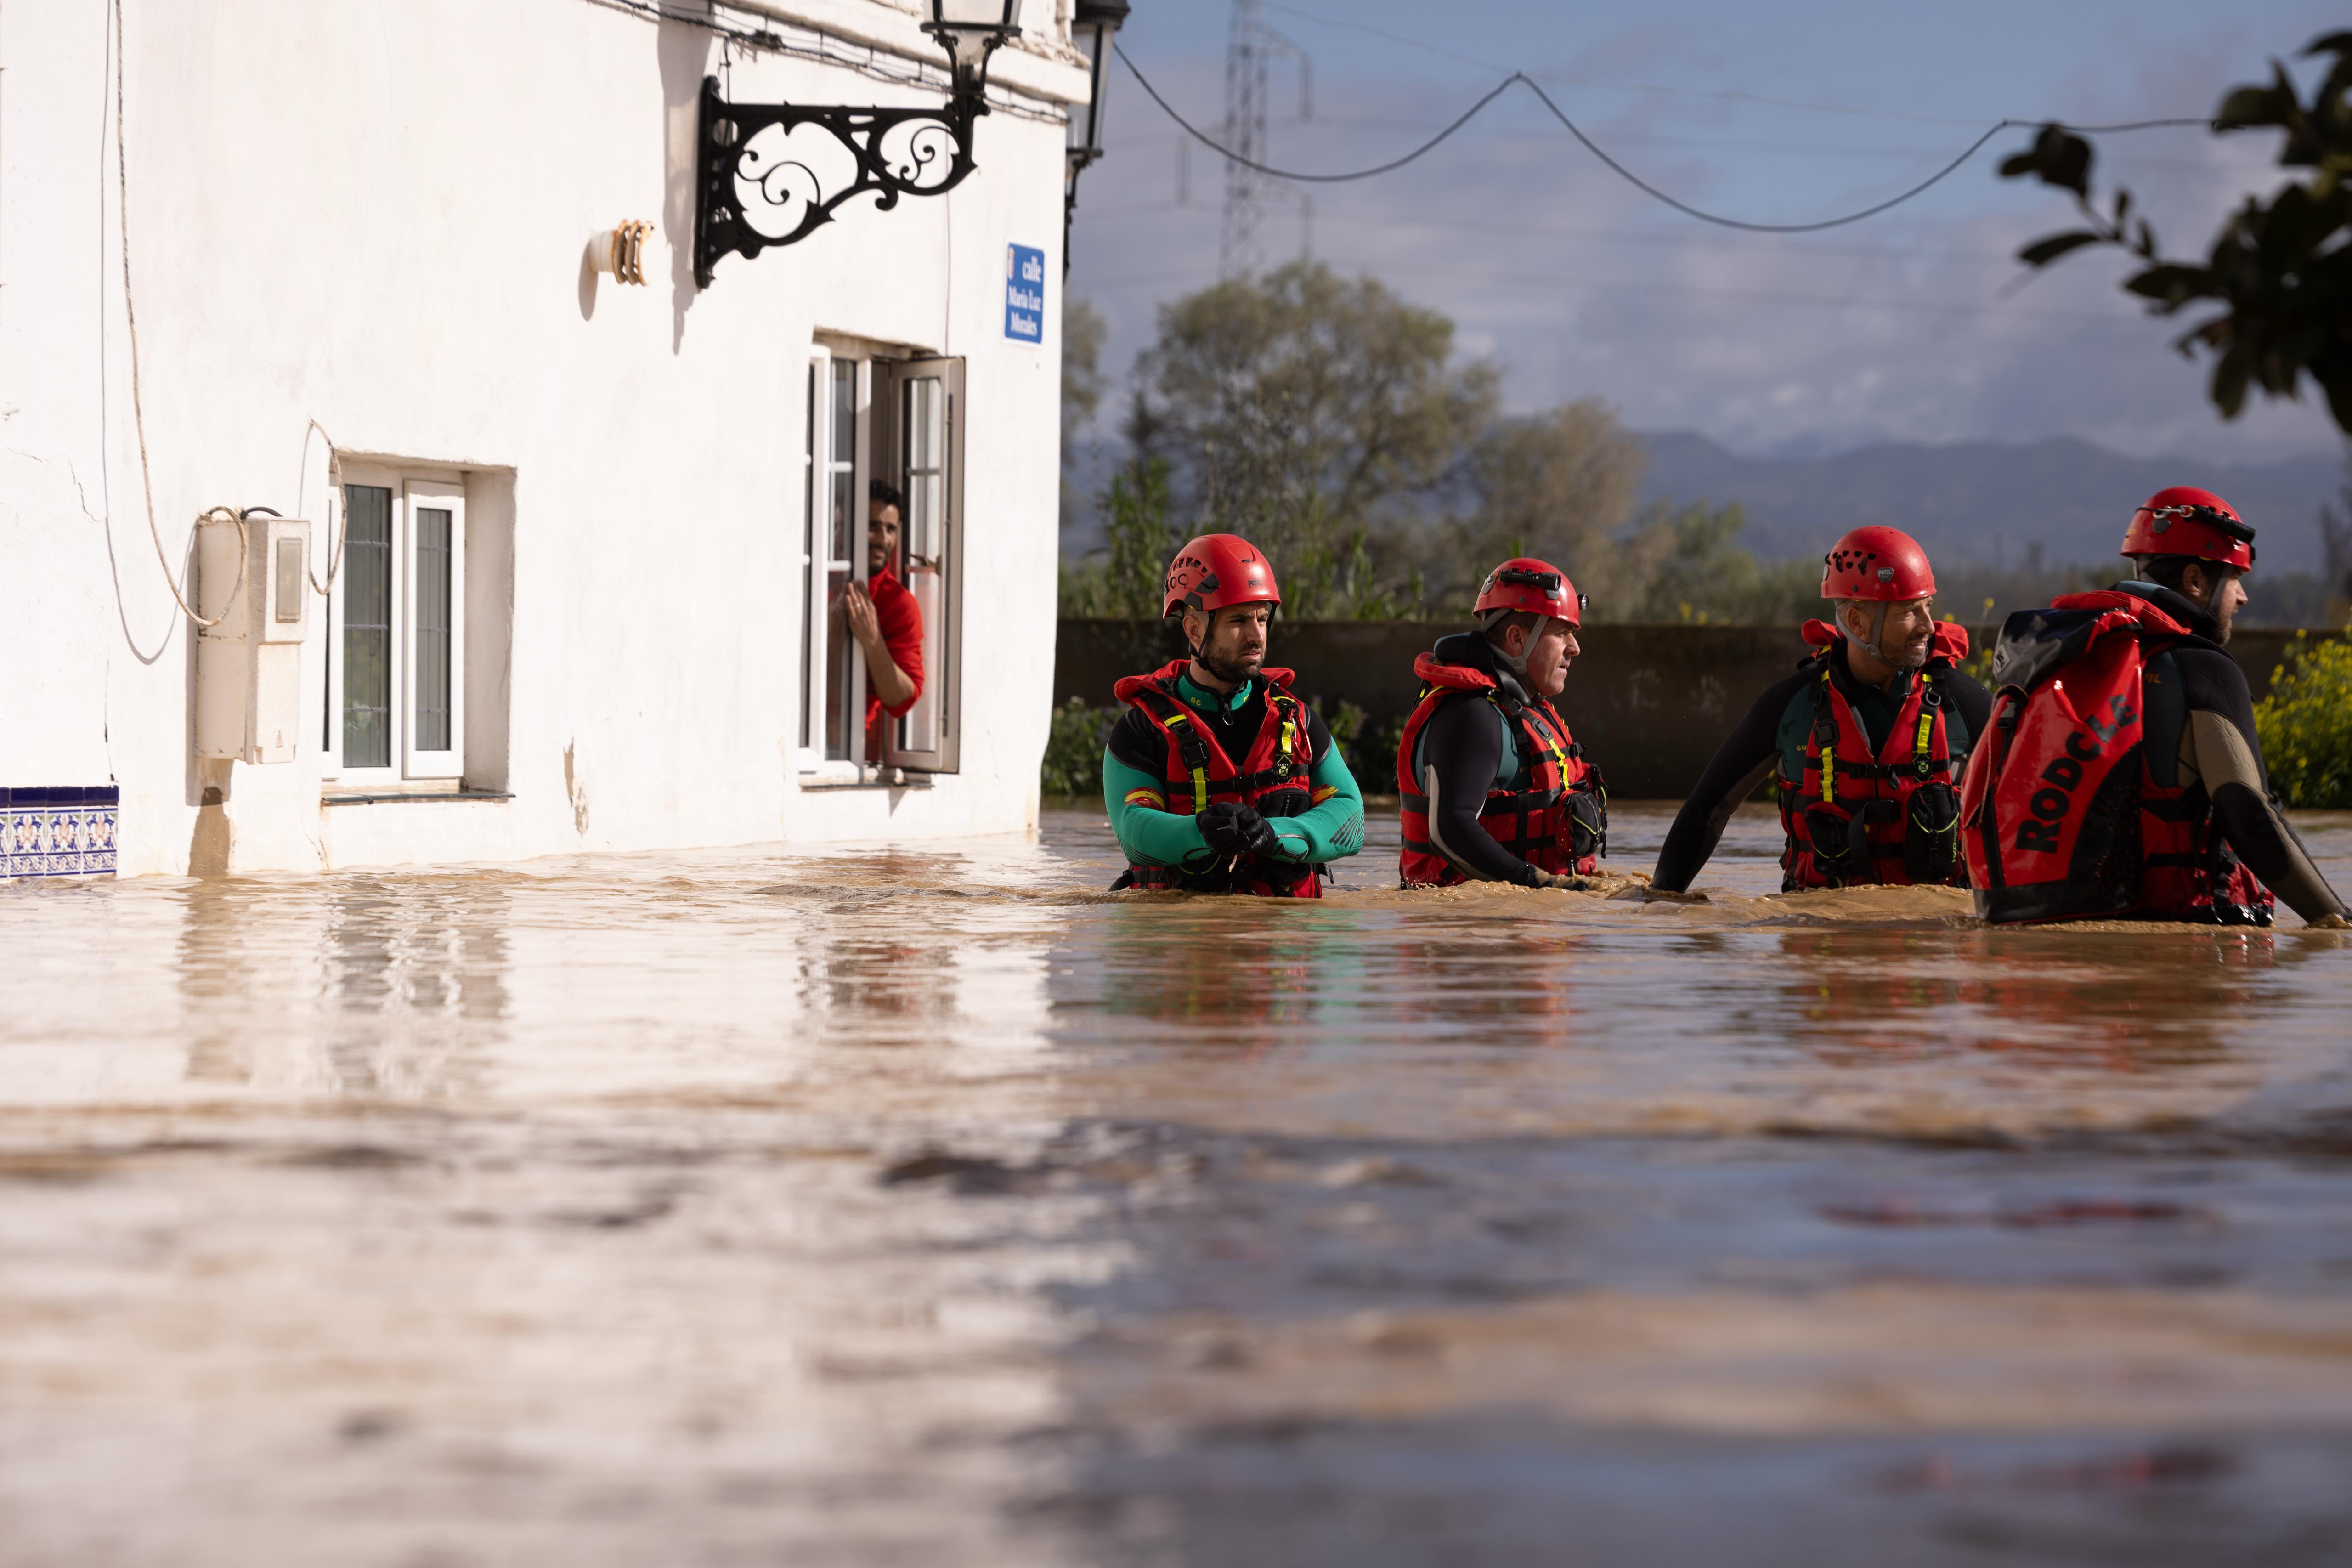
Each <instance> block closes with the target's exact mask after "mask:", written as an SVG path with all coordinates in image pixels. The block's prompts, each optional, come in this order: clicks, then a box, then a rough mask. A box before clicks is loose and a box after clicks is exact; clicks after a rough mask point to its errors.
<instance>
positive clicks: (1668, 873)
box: [1650, 645, 1992, 893]
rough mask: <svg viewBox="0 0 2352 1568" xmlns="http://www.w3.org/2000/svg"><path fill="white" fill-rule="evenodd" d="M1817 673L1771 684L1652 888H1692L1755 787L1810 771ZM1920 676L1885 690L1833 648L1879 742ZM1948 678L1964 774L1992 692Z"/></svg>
mask: <svg viewBox="0 0 2352 1568" xmlns="http://www.w3.org/2000/svg"><path fill="white" fill-rule="evenodd" d="M1839 646H1843V645H1839ZM1816 679H1818V677H1817V676H1816V675H1815V673H1814V667H1813V663H1812V661H1811V659H1808V660H1806V661H1805V662H1804V663H1803V664H1801V665H1799V666H1798V667H1797V668H1796V670H1795V671H1794V672H1793V673H1791V674H1790V675H1788V676H1786V677H1785V678H1783V679H1780V680H1776V681H1774V682H1773V683H1772V684H1771V685H1769V686H1768V687H1766V688H1765V689H1764V694H1763V695H1762V696H1761V697H1759V698H1758V699H1757V700H1756V701H1755V705H1754V706H1752V707H1750V708H1749V709H1748V716H1747V717H1746V718H1744V719H1742V720H1740V721H1739V722H1738V725H1737V726H1736V727H1734V728H1733V730H1732V731H1731V735H1730V738H1729V739H1727V740H1726V741H1725V742H1723V745H1722V746H1721V747H1720V748H1719V749H1718V750H1717V752H1716V753H1715V760H1714V761H1713V762H1711V763H1707V764H1706V772H1705V773H1701V774H1700V775H1699V780H1698V784H1697V786H1696V788H1694V789H1693V790H1692V791H1691V793H1690V797H1689V798H1688V799H1687V800H1685V801H1684V802H1683V808H1682V810H1681V811H1679V812H1677V813H1676V814H1675V825H1674V826H1672V827H1670V828H1668V829H1667V830H1666V842H1665V847H1664V848H1663V849H1661V850H1659V852H1658V868H1657V869H1656V870H1655V871H1654V872H1653V873H1652V874H1651V877H1650V885H1651V886H1652V887H1654V888H1655V889H1659V890H1660V891H1661V892H1667V893H1680V892H1684V891H1686V890H1687V889H1689V887H1690V885H1691V879H1692V878H1694V877H1696V876H1697V875H1698V873H1699V868H1701V867H1703V866H1705V865H1706V861H1707V857H1708V856H1710V855H1713V854H1714V853H1715V847H1716V845H1717V843H1719V842H1720V841H1721V840H1722V838H1723V829H1724V827H1725V826H1726V825H1727V824H1728V823H1729V822H1730V821H1731V814H1732V813H1733V812H1735V811H1738V809H1739V805H1740V803H1741V802H1742V801H1744V800H1746V799H1747V798H1748V796H1749V795H1754V794H1755V793H1756V786H1757V785H1759V784H1762V783H1763V782H1764V779H1765V775H1767V774H1768V773H1771V772H1772V770H1773V769H1774V768H1775V767H1776V766H1777V767H1778V768H1780V771H1781V773H1782V774H1783V776H1785V777H1787V778H1790V779H1801V778H1802V777H1804V773H1805V738H1806V735H1807V734H1808V733H1809V732H1810V731H1811V728H1812V723H1813V703H1812V690H1811V688H1812V685H1813V683H1814V681H1815V680H1816ZM1830 679H1831V681H1832V683H1833V684H1834V685H1835V686H1836V687H1837V689H1838V692H1839V694H1840V695H1841V696H1843V698H1844V699H1845V700H1846V703H1847V705H1848V706H1849V707H1851V708H1852V709H1853V716H1854V718H1855V720H1856V721H1859V722H1860V723H1861V725H1862V728H1863V732H1864V734H1865V735H1867V736H1868V737H1869V738H1870V743H1871V745H1872V746H1873V747H1874V748H1876V747H1878V746H1882V745H1884V744H1885V743H1886V731H1887V728H1888V726H1890V725H1891V724H1893V723H1894V722H1895V713H1896V712H1897V711H1898V710H1900V709H1901V708H1902V706H1903V704H1904V703H1905V702H1906V701H1907V700H1909V698H1910V692H1911V682H1912V681H1913V680H1915V679H1917V677H1916V675H1914V674H1912V673H1911V672H1909V671H1907V670H1906V671H1905V672H1903V673H1902V674H1899V675H1897V676H1896V677H1895V683H1894V684H1893V685H1892V686H1891V687H1889V688H1888V689H1886V690H1885V691H1881V690H1880V689H1877V688H1876V687H1874V686H1864V685H1863V684H1862V682H1860V681H1858V680H1856V679H1854V678H1853V672H1852V671H1850V670H1848V669H1847V668H1846V666H1845V660H1844V659H1843V658H1841V657H1839V656H1838V655H1836V654H1835V653H1834V652H1832V656H1831V663H1830ZM1942 679H1943V687H1944V698H1945V708H1944V733H1945V738H1946V741H1947V743H1948V746H1949V747H1950V750H1951V754H1952V777H1953V779H1954V780H1955V781H1957V780H1958V778H1959V776H1960V773H1961V772H1962V771H1963V769H1964V768H1965V767H1966V766H1967V759H1968V752H1969V747H1970V746H1972V745H1973V744H1974V743H1975V741H1976V737H1977V736H1979V735H1981V734H1983V733H1984V728H1985V725H1986V723H1987V722H1989V721H1990V719H1991V717H1992V694H1991V693H1990V692H1989V691H1987V690H1986V689H1984V686H1983V685H1982V683H1981V682H1979V681H1978V680H1977V679H1976V678H1975V677H1973V676H1970V675H1965V674H1963V673H1961V672H1960V671H1959V670H1957V669H1949V670H1946V671H1944V672H1943V678H1942Z"/></svg>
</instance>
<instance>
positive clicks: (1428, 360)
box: [1128, 262, 1496, 616]
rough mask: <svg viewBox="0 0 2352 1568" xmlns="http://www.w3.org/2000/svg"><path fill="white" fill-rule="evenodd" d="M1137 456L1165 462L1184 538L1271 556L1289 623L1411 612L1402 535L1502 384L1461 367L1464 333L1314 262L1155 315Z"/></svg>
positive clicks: (1488, 412)
mask: <svg viewBox="0 0 2352 1568" xmlns="http://www.w3.org/2000/svg"><path fill="white" fill-rule="evenodd" d="M1137 368H1138V377H1139V393H1138V397H1137V402H1136V405H1135V410H1134V416H1133V417H1132V418H1130V420H1129V431H1128V434H1129V442H1130V445H1131V446H1132V447H1134V448H1135V449H1136V450H1137V451H1138V452H1139V453H1143V454H1146V455H1148V456H1154V457H1164V458H1167V459H1168V461H1169V464H1170V475H1171V487H1172V490H1173V494H1174V501H1175V509H1176V511H1177V513H1178V514H1179V515H1181V516H1182V517H1183V518H1185V519H1186V520H1188V521H1187V528H1188V530H1198V531H1209V530H1223V531H1230V532H1234V533H1239V534H1242V535H1244V536H1245V537H1247V538H1248V539H1250V540H1252V541H1253V542H1255V543H1256V544H1257V545H1258V546H1259V547H1260V548H1261V549H1263V550H1265V552H1267V554H1268V555H1270V556H1272V557H1273V559H1274V561H1275V563H1276V567H1277V570H1278V571H1279V573H1280V574H1281V577H1282V584H1283V592H1284V598H1285V607H1286V611H1287V612H1288V613H1290V614H1292V615H1297V616H1327V615H1334V614H1338V615H1352V614H1361V613H1372V614H1380V613H1392V612H1393V611H1394V610H1395V609H1397V608H1399V607H1401V606H1402V605H1404V604H1405V603H1406V602H1407V601H1409V600H1410V599H1412V597H1413V596H1414V593H1413V584H1412V573H1411V570H1410V567H1409V564H1408V563H1406V562H1405V560H1404V559H1403V552H1402V550H1401V549H1399V548H1398V543H1397V532H1396V531H1397V530H1398V529H1399V528H1400V527H1401V526H1402V524H1403V523H1405V522H1406V521H1408V520H1409V519H1410V517H1411V516H1412V509H1413V504H1414V503H1416V502H1425V500H1426V499H1427V498H1428V497H1429V496H1430V495H1431V493H1432V492H1433V491H1434V490H1435V489H1436V488H1437V487H1438V485H1439V484H1440V483H1441V482H1442V481H1443V480H1444V479H1445V478H1446V477H1447V476H1448V474H1449V473H1450V472H1451V471H1452V470H1453V468H1454V465H1455V463H1456V461H1457V459H1458V458H1459V457H1460V455H1461V452H1462V449H1463V447H1464V445H1465V441H1466V440H1467V439H1468V437H1470V436H1471V435H1472V434H1473V433H1475V432H1476V431H1478V430H1479V429H1481V428H1483V427H1484V426H1486V424H1487V422H1488V421H1489V419H1490V418H1491V417H1492V416H1493V413H1494V409H1495V404H1496V372H1495V370H1494V367H1493V366H1491V365H1489V364H1486V363H1483V362H1477V363H1469V364H1456V363H1454V323H1453V322H1452V321H1448V320H1447V319H1446V318H1445V317H1444V316H1443V315H1441V314H1439V313H1438V312H1436V311H1434V310H1423V309H1421V308H1419V307H1416V306H1412V305H1409V304H1406V303H1405V302H1404V301H1402V300H1399V299H1398V298H1397V297H1396V296H1395V295H1394V294H1392V293H1391V292H1390V291H1389V290H1388V289H1387V288H1386V287H1385V286H1383V285H1382V284H1381V283H1380V282H1379V281H1377V280H1376V279H1370V278H1359V279H1354V280H1353V281H1350V280H1349V279H1343V278H1341V277H1339V275H1338V274H1337V273H1334V272H1333V271H1332V270H1331V269H1330V268H1328V267H1325V266H1323V265H1321V264H1320V263H1316V262H1295V263H1293V264H1291V265H1289V266H1287V267H1284V268H1280V269H1278V270H1276V271H1275V272H1272V273H1269V274H1267V275H1265V277H1263V278H1250V279H1234V280H1231V281H1228V282H1223V283H1220V284H1217V285H1216V286H1214V287H1213V288H1210V289H1202V290H1201V291H1200V292H1198V293H1195V294H1192V295H1189V296H1187V297H1186V298H1184V299H1181V300H1177V301H1175V302H1174V303H1173V304H1170V305H1164V306H1162V307H1161V308H1160V324H1159V337H1158V341H1157V342H1155V343H1154V344H1153V346H1152V347H1151V348H1150V350H1148V351H1147V352H1146V353H1144V354H1143V356H1142V357H1141V359H1140V360H1139V363H1138V367H1137Z"/></svg>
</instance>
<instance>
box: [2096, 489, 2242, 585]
mask: <svg viewBox="0 0 2352 1568" xmlns="http://www.w3.org/2000/svg"><path fill="white" fill-rule="evenodd" d="M2122 553H2124V554H2126V555H2135V556H2137V555H2193V556H2195V557H2197V559H2199V560H2200V561H2218V562H2220V563H2221V564H2222V565H2224V566H2234V567H2236V568H2237V569H2238V570H2239V571H2241V572H2250V571H2252V570H2253V565H2254V531H2253V530H2252V529H2251V528H2249V527H2247V526H2246V523H2245V520H2244V519H2242V518H2241V517H2240V516H2239V515H2238V511H2237V509H2236V508H2235V507H2233V506H2231V504H2230V503H2229V502H2228V501H2225V500H2222V499H2221V497H2220V496H2217V495H2215V494H2214V493H2213V492H2212V491H2211V490H2200V489H2196V488H2195V487H2194V486H2191V485H2173V486H2171V487H2170V488H2168V489H2160V490H2158V491H2157V492H2156V493H2155V494H2154V495H2152V496H2150V497H2148V498H2147V500H2146V501H2144V502H2142V503H2141V504H2140V509H2139V510H2137V511H2136V512H2134V513H2132V520H2131V526H2130V527H2129V528H2127V529H2126V530H2124V547H2123V551H2122Z"/></svg>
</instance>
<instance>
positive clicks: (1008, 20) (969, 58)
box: [923, 0, 1126, 97]
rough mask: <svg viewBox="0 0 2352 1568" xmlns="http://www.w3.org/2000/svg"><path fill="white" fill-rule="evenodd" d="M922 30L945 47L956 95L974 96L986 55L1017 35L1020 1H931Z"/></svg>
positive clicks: (982, 82)
mask: <svg viewBox="0 0 2352 1568" xmlns="http://www.w3.org/2000/svg"><path fill="white" fill-rule="evenodd" d="M1120 9H1121V10H1124V9H1126V7H1125V6H1121V7H1120ZM923 31H925V32H926V33H929V35H930V36H931V37H934V38H936V39H938V40H939V45H940V47H941V48H943V49H945V50H947V52H948V64H949V65H950V67H952V68H954V70H955V90H956V95H957V96H958V97H962V96H963V95H965V94H966V93H970V94H971V95H973V96H975V97H977V96H978V95H979V93H980V91H981V89H982V88H984V87H986V86H987V85H988V57H989V56H991V55H992V54H994V53H995V52H996V50H997V46H999V45H1000V44H1003V43H1005V42H1007V41H1009V40H1010V39H1013V38H1015V37H1019V36H1020V34H1021V0H931V19H930V20H929V21H928V22H926V23H924V24H923Z"/></svg>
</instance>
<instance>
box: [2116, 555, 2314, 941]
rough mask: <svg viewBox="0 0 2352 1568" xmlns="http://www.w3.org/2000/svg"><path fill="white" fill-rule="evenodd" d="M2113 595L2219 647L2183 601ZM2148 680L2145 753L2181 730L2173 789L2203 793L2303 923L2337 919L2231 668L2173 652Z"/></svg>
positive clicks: (2128, 590) (2242, 676) (2215, 654)
mask: <svg viewBox="0 0 2352 1568" xmlns="http://www.w3.org/2000/svg"><path fill="white" fill-rule="evenodd" d="M2115 591H2116V592H2117V593H2119V594H2130V595H2136V596H2137V597H2139V598H2142V599H2146V600H2147V602H2148V603H2149V604H2152V605H2155V606H2156V607H2157V608H2158V609H2159V610H2162V611H2163V612H2164V613H2165V614H2166V615H2168V616H2171V617H2172V618H2173V619H2174V620H2176V621H2179V623H2180V624H2181V625H2182V626H2187V627H2188V628H2189V630H2190V631H2192V632H2194V633H2196V634H2197V635H2198V636H2199V637H2204V638H2206V639H2207V640H2209V641H2213V640H2218V639H2216V638H2215V637H2214V633H2215V632H2216V631H2217V630H2218V629H2219V628H2218V627H2217V626H2216V625H2215V623H2214V620H2213V617H2212V616H2210V615H2207V614H2206V613H2205V612H2204V611H2203V610H2201V609H2200V608H2198V607H2197V605H2196V603H2195V601H2193V600H2191V599H2189V598H2188V597H2187V596H2185V595H2180V594H2177V593H2175V592H2173V591H2172V590H2171V589H2169V588H2167V587H2164V586H2162V585H2161V584H2155V583H2118V584H2116V590H2115ZM2167 663H2169V664H2170V665H2171V666H2172V667H2173V668H2177V669H2178V670H2179V672H2180V691H2179V699H2178V706H2175V701H2174V700H2172V699H2168V698H2166V697H2164V696H2163V695H2162V678H2163V666H2164V665H2165V664H2167ZM2147 680H2148V683H2149V684H2148V686H2147V700H2146V702H2145V703H2144V707H2145V709H2146V710H2147V728H2148V730H2149V731H2150V733H2151V736H2152V739H2151V742H2150V743H2151V744H2155V745H2163V744H2164V740H2165V738H2163V737H2161V736H2159V735H2158V731H2159V728H2160V727H2161V728H2168V727H2169V725H2170V724H2171V723H2175V722H2177V723H2178V724H2179V740H2178V741H2177V742H2173V745H2172V746H2171V747H2170V748H2168V749H2171V750H2174V751H2175V752H2176V754H2177V756H2178V759H2179V760H2178V763H2177V764H2176V765H2177V767H2178V769H2179V782H2180V783H2181V784H2202V785H2203V786H2204V789H2205V795H2206V798H2207V799H2209V800H2210V801H2211V802H2212V805H2213V825H2214V826H2215V827H2217V828H2218V829H2220V831H2221V837H2223V838H2225V839H2227V840H2228V841H2229V845H2230V847H2231V849H2232V850H2234V851H2236V853H2237V857H2238V858H2239V859H2241V860H2242V861H2244V862H2245V864H2246V868H2247V869H2248V870H2250V871H2252V873H2253V874H2254V875H2255V876H2257V877H2259V878H2261V879H2262V881H2263V886H2264V887H2266V888H2268V889H2270V890H2271V891H2272V893H2273V894H2274V895H2276V896H2277V898H2278V899H2279V900H2280V901H2281V902H2282V903H2284V904H2285V905H2286V907H2287V908H2289V909H2291V910H2294V912H2295V913H2296V914H2299V915H2301V916H2302V917H2303V918H2304V919H2305V920H2306V921H2313V920H2319V919H2322V918H2324V917H2326V916H2328V915H2340V914H2343V913H2344V912H2345V910H2344V900H2342V899H2340V898H2338V897H2336V890H2335V889H2333V888H2330V887H2329V886H2328V885H2327V879H2326V878H2325V877H2322V876H2321V875H2320V874H2319V868H2317V867H2316V866H2314V865H2313V864H2312V863H2311V853H2310V851H2308V850H2307V849H2305V847H2303V840H2302V839H2301V838H2299V837H2296V836H2295V831H2294V828H2293V827H2292V826H2289V825H2288V823H2287V820H2286V816H2285V815H2284V812H2283V811H2282V810H2281V808H2280V806H2279V803H2278V799H2277V797H2276V796H2274V795H2272V794H2271V790H2270V782H2269V774H2268V772H2267V770H2266V769H2265V768H2264V767H2263V743H2262V742H2261V740H2259V739H2258V738H2257V737H2256V735H2255V733H2254V700H2253V693H2252V691H2251V690H2249V689H2248V688H2247V686H2246V672H2245V671H2244V670H2242V669H2241V668H2238V661H2237V660H2236V659H2234V658H2231V657H2230V656H2229V655H2228V654H2226V653H2222V652H2221V651H2220V650H2219V649H2217V648H2204V647H2182V648H2175V649H2173V650H2172V651H2171V652H2169V653H2168V654H2164V655H2160V656H2159V657H2158V658H2157V659H2155V660H2153V661H2151V663H2150V666H2149V670H2148V675H2147ZM2181 708H2185V710H2186V711H2185V712H2182V711H2179V710H2180V709H2181ZM2168 709H2171V710H2172V711H2173V713H2174V715H2175V716H2174V717H2173V718H2172V719H2171V720H2169V721H2167V720H2165V719H2163V717H2162V716H2163V715H2164V714H2165V712H2166V710H2168ZM2150 766H2151V769H2152V770H2156V771H2158V772H2160V763H2159V762H2158V759H2156V758H2153V757H2151V759H2150ZM2159 782H2162V780H2161V779H2160V778H2159Z"/></svg>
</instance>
